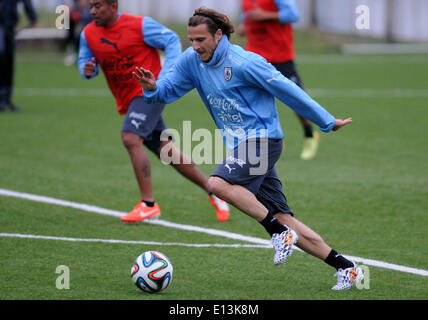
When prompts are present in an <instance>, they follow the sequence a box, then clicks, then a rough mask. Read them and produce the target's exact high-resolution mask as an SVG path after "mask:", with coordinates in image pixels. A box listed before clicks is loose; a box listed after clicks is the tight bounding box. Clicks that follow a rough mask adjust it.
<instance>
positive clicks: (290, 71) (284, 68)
mask: <svg viewBox="0 0 428 320" xmlns="http://www.w3.org/2000/svg"><path fill="white" fill-rule="evenodd" d="M272 65H273V66H274V67H275V68H276V70H278V71H279V72H281V73H282V75H283V76H284V77H286V78H288V79H290V80H291V81H293V82H294V83H295V84H297V85H298V86H299V87H300V88H301V89H303V90H304V89H305V88H304V87H303V82H302V79H300V77H299V74H298V73H297V68H296V65H295V63H294V60H290V61H286V62H281V63H272Z"/></svg>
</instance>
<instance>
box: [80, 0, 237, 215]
mask: <svg viewBox="0 0 428 320" xmlns="http://www.w3.org/2000/svg"><path fill="white" fill-rule="evenodd" d="M90 8H91V9H90V10H91V15H92V17H93V20H94V21H93V22H92V23H90V24H89V25H87V26H86V27H85V29H84V30H83V31H82V33H81V37H80V50H79V60H78V65H79V70H80V73H81V75H82V77H84V78H85V79H92V78H93V77H95V76H96V75H97V74H98V71H99V70H98V64H99V65H100V66H101V68H102V70H103V72H104V75H105V76H106V78H107V82H108V85H109V87H110V90H111V92H112V93H113V96H114V97H115V99H116V104H117V110H118V112H119V114H121V115H125V118H124V121H123V127H122V142H123V144H124V145H125V147H126V148H127V150H128V152H129V155H130V158H131V162H132V165H133V168H134V172H135V176H136V178H137V181H138V185H139V188H140V193H141V200H140V201H139V203H138V204H137V205H136V206H135V208H134V210H132V211H131V212H130V213H129V214H127V215H124V216H122V217H121V220H122V221H124V222H137V221H141V220H144V219H148V218H154V217H158V216H159V215H160V208H159V205H158V204H157V203H156V202H155V200H154V196H153V191H152V183H151V172H150V161H149V157H148V155H147V153H146V150H145V148H144V146H145V147H146V148H148V149H149V150H150V151H152V152H153V153H155V154H156V155H157V156H158V157H160V154H161V150H162V148H163V147H165V146H167V148H168V149H167V150H169V153H171V155H170V156H171V158H173V159H176V161H173V162H172V163H171V165H172V166H173V167H174V168H175V169H176V170H177V171H178V172H179V173H181V174H182V175H183V176H185V177H186V178H188V179H190V180H191V181H192V182H194V183H195V184H197V185H198V186H200V187H201V188H203V189H204V190H206V191H207V192H208V194H209V195H208V199H209V200H210V202H211V204H212V205H213V206H214V208H215V210H216V214H217V218H218V220H219V221H226V220H227V219H228V217H229V207H228V205H227V204H226V203H225V202H224V201H223V200H221V199H219V198H218V197H216V196H215V195H214V194H212V193H211V190H210V189H209V184H208V178H207V177H206V176H205V175H204V174H203V173H202V172H201V171H200V170H199V169H198V168H197V167H196V166H195V165H194V164H193V163H192V162H191V161H190V160H189V159H188V158H186V156H185V155H184V154H183V153H181V152H180V151H179V150H178V149H176V148H175V147H174V146H173V144H172V141H171V140H168V139H166V140H167V141H163V140H164V139H161V133H162V131H164V130H165V129H166V125H165V123H164V120H163V118H162V110H163V108H164V107H165V105H164V104H157V105H156V106H155V107H154V106H153V105H150V104H148V103H146V102H145V101H144V98H143V92H142V90H141V86H140V85H139V84H138V82H137V81H136V80H135V79H134V77H133V76H132V72H133V71H134V68H135V66H144V67H145V68H148V69H150V70H152V72H153V73H154V74H155V75H156V77H158V78H162V77H163V76H164V75H165V74H166V72H167V71H168V70H169V69H170V68H171V66H172V65H173V64H174V62H175V61H176V59H177V58H178V57H179V56H180V54H181V43H180V40H179V38H178V36H177V35H176V34H175V33H174V32H172V31H171V30H169V29H167V28H166V27H164V26H163V25H161V24H159V23H158V22H156V21H155V20H153V19H152V18H150V17H136V16H132V15H129V14H125V13H121V12H119V11H118V1H117V0H90ZM158 49H159V50H163V51H165V63H164V68H163V69H161V62H160V56H159V52H158ZM143 144H144V146H143Z"/></svg>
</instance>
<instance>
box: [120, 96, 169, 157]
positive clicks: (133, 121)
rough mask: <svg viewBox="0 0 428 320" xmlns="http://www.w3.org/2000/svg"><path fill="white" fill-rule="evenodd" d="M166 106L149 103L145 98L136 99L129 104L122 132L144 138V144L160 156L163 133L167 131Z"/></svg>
mask: <svg viewBox="0 0 428 320" xmlns="http://www.w3.org/2000/svg"><path fill="white" fill-rule="evenodd" d="M164 108H165V104H162V103H147V102H145V101H144V98H143V97H136V98H134V99H133V100H132V101H131V103H130V104H129V108H128V112H127V113H126V115H125V118H124V119H123V125H122V132H132V133H135V134H136V135H138V136H140V137H141V138H143V144H144V145H145V146H146V147H147V148H148V149H149V150H151V151H152V152H153V153H155V154H158V150H159V147H160V145H161V142H162V141H161V139H160V137H161V133H162V131H164V130H166V125H165V122H164V120H163V118H162V111H163V109H164Z"/></svg>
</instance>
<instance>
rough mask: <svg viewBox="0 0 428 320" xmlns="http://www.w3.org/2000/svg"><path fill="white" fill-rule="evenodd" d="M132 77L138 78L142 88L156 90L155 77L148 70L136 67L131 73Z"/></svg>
mask: <svg viewBox="0 0 428 320" xmlns="http://www.w3.org/2000/svg"><path fill="white" fill-rule="evenodd" d="M132 74H133V75H134V77H135V78H136V79H137V80H138V82H139V83H140V85H141V86H142V87H143V89H144V90H147V91H153V90H156V78H155V76H154V75H153V73H151V72H150V70H146V69H144V68H140V67H136V68H135V71H134V72H133V73H132Z"/></svg>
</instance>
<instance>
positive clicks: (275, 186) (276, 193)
mask: <svg viewBox="0 0 428 320" xmlns="http://www.w3.org/2000/svg"><path fill="white" fill-rule="evenodd" d="M281 153H282V139H249V140H247V141H245V142H242V143H241V144H240V145H239V146H238V147H237V148H235V149H234V150H233V151H232V152H230V154H228V156H227V157H226V159H225V160H224V161H223V163H222V164H220V165H219V166H218V167H217V168H216V170H215V171H214V172H213V174H212V175H211V176H213V177H219V178H222V179H223V180H225V181H227V182H228V183H230V184H234V185H240V186H243V187H244V188H246V189H247V190H249V191H250V192H251V193H253V194H254V195H255V196H256V198H257V199H258V200H259V201H260V202H261V203H262V204H263V205H264V206H265V207H266V208H267V209H268V210H269V212H271V213H272V214H276V213H289V214H291V215H293V211H292V210H291V209H290V208H289V207H288V204H287V198H286V197H285V195H284V193H283V190H282V184H281V181H280V180H279V178H278V174H277V172H276V168H275V163H276V162H277V161H278V159H279V157H280V156H281Z"/></svg>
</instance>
